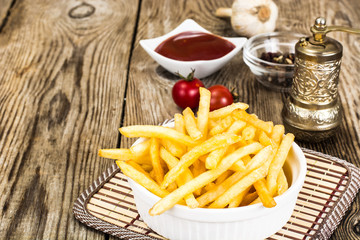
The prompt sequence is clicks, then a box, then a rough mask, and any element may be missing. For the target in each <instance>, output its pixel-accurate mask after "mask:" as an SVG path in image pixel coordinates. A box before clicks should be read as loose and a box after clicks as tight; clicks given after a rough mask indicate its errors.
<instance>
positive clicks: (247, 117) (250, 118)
mask: <svg viewBox="0 0 360 240" xmlns="http://www.w3.org/2000/svg"><path fill="white" fill-rule="evenodd" d="M233 116H234V117H235V118H237V119H240V120H243V121H245V122H248V123H250V124H251V125H253V126H254V127H257V128H260V129H261V130H263V131H264V132H266V133H267V134H270V133H271V132H272V129H273V125H274V124H273V123H272V122H265V121H263V120H260V119H258V118H257V117H256V116H255V115H252V114H248V113H247V112H245V111H241V110H239V111H235V112H234V113H233Z"/></svg>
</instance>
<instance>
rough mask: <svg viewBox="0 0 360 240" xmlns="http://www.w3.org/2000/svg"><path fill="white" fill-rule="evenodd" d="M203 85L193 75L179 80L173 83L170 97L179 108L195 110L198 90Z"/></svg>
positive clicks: (198, 98) (198, 94) (198, 99)
mask: <svg viewBox="0 0 360 240" xmlns="http://www.w3.org/2000/svg"><path fill="white" fill-rule="evenodd" d="M200 87H204V84H203V83H202V82H201V81H200V80H199V79H197V78H194V77H193V75H192V76H191V75H190V74H189V76H188V77H187V78H184V79H181V80H179V81H178V82H176V83H175V85H174V87H173V89H172V97H173V99H174V102H175V103H176V104H177V105H178V106H179V107H181V108H183V109H185V108H187V107H189V108H192V109H193V108H197V107H198V106H199V101H200V93H199V88H200Z"/></svg>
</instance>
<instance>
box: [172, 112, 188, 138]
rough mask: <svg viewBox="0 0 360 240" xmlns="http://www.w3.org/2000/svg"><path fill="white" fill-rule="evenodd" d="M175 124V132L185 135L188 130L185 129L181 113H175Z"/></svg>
mask: <svg viewBox="0 0 360 240" xmlns="http://www.w3.org/2000/svg"><path fill="white" fill-rule="evenodd" d="M174 122H175V130H176V131H178V132H180V133H183V134H185V133H186V129H185V121H184V117H183V115H181V114H180V113H175V115H174Z"/></svg>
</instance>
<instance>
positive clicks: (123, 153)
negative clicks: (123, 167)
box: [99, 148, 135, 161]
mask: <svg viewBox="0 0 360 240" xmlns="http://www.w3.org/2000/svg"><path fill="white" fill-rule="evenodd" d="M99 156H100V157H103V158H111V159H119V160H124V161H126V160H130V159H134V158H135V155H134V154H132V153H131V151H130V150H129V149H126V148H114V149H99Z"/></svg>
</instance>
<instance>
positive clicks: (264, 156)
mask: <svg viewBox="0 0 360 240" xmlns="http://www.w3.org/2000/svg"><path fill="white" fill-rule="evenodd" d="M256 145H257V144H256V143H253V144H252V146H253V147H257V149H256V150H255V151H253V152H252V153H255V152H256V151H258V150H260V149H261V148H259V146H256ZM259 145H260V144H259ZM260 146H261V145H260ZM244 148H245V147H244ZM249 150H250V149H249ZM272 151H273V149H272V148H271V147H267V148H266V149H263V150H261V154H260V152H259V153H258V154H256V155H255V156H254V157H253V158H252V159H251V161H250V162H249V163H248V164H247V165H246V169H245V171H241V172H240V171H238V172H235V173H234V174H232V175H231V176H230V177H229V178H227V179H226V180H225V181H224V182H222V183H221V184H219V185H217V186H216V187H215V188H214V189H212V190H211V191H209V192H206V193H205V194H203V195H201V196H200V197H198V198H197V201H198V202H199V207H203V206H205V205H206V204H208V203H210V202H212V201H214V200H215V199H216V198H217V197H219V196H220V195H222V194H223V193H224V192H225V191H226V190H227V189H229V188H230V187H231V186H233V185H234V184H235V183H236V182H238V181H239V180H240V179H242V178H243V177H244V176H246V175H247V174H248V173H250V172H251V171H253V170H254V169H256V168H259V167H260V166H262V165H264V162H266V161H267V160H268V159H269V156H268V154H269V152H270V156H271V152H272ZM245 152H246V151H245ZM249 152H250V151H249ZM249 154H251V153H249ZM245 156H248V154H245V155H244V157H245Z"/></svg>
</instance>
